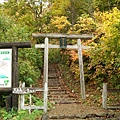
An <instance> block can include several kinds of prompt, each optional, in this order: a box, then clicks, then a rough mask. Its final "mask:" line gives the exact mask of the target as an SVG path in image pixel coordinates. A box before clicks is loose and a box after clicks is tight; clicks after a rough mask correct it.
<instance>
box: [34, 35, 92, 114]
mask: <svg viewBox="0 0 120 120" xmlns="http://www.w3.org/2000/svg"><path fill="white" fill-rule="evenodd" d="M32 36H33V37H34V38H45V44H35V48H44V83H43V84H44V112H45V113H46V112H47V101H48V98H47V95H48V48H61V47H60V45H51V44H49V42H48V41H49V38H50V39H60V38H66V39H77V45H67V46H66V48H67V49H78V56H79V68H80V84H81V96H82V99H85V98H86V95H85V81H84V70H83V58H82V49H89V48H90V47H88V46H83V45H82V44H81V40H82V39H83V40H88V39H92V37H93V36H92V35H89V34H82V35H79V34H56V33H37V34H36V33H33V34H32Z"/></svg>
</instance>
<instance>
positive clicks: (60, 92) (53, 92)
mask: <svg viewBox="0 0 120 120" xmlns="http://www.w3.org/2000/svg"><path fill="white" fill-rule="evenodd" d="M48 94H50V95H60V94H67V93H66V92H65V91H48Z"/></svg>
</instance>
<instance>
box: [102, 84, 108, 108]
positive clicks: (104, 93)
mask: <svg viewBox="0 0 120 120" xmlns="http://www.w3.org/2000/svg"><path fill="white" fill-rule="evenodd" d="M102 105H103V108H104V109H107V83H103V91H102Z"/></svg>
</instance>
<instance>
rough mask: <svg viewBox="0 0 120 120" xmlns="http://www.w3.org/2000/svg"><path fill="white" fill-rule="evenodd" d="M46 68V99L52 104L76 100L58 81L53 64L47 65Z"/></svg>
mask: <svg viewBox="0 0 120 120" xmlns="http://www.w3.org/2000/svg"><path fill="white" fill-rule="evenodd" d="M48 70H49V71H48V100H49V101H50V102H51V103H54V104H66V103H67V104H68V103H75V102H78V100H77V98H76V97H73V96H71V94H72V93H71V92H69V91H67V90H66V88H65V86H64V85H62V84H61V83H60V81H59V76H57V71H56V68H55V66H54V65H52V64H51V65H49V69H48Z"/></svg>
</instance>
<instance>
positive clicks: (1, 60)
mask: <svg viewBox="0 0 120 120" xmlns="http://www.w3.org/2000/svg"><path fill="white" fill-rule="evenodd" d="M11 81H12V49H0V88H9V87H12V86H11V84H12V82H11Z"/></svg>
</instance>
